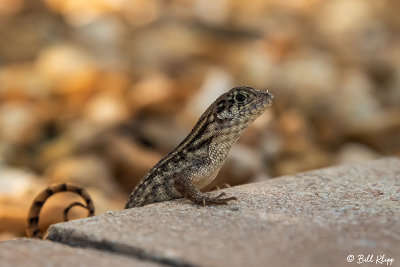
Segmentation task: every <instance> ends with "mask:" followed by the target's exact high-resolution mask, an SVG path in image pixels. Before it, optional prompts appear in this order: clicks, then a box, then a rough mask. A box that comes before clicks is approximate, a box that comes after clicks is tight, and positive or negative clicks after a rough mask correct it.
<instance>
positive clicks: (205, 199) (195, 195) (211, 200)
mask: <svg viewBox="0 0 400 267" xmlns="http://www.w3.org/2000/svg"><path fill="white" fill-rule="evenodd" d="M189 177H190V175H189V174H188V173H187V172H185V171H183V172H181V173H179V174H177V176H176V177H175V179H174V187H175V189H176V190H177V191H178V192H179V193H181V195H182V196H183V197H185V198H187V199H189V200H191V201H193V202H194V203H196V204H199V205H203V206H205V205H224V204H227V203H228V202H229V201H232V200H237V198H236V197H227V198H222V197H224V196H226V194H225V193H221V194H219V195H218V196H216V197H211V196H210V195H209V194H208V193H202V192H201V191H200V190H199V189H197V188H196V187H195V186H194V185H193V184H192V182H191V181H190V178H189Z"/></svg>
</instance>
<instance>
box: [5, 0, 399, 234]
mask: <svg viewBox="0 0 400 267" xmlns="http://www.w3.org/2000/svg"><path fill="white" fill-rule="evenodd" d="M399 11H400V2H398V1H374V0H352V1H348V0H331V1H323V0H289V1H278V0H268V1H265V0H264V1H262V0H255V1H239V0H218V1H215V0H202V1H196V0H169V1H168V0H146V1H141V0H85V1H81V0H43V1H39V0H37V1H32V0H0V240H2V239H3V240H4V239H9V238H13V237H17V236H22V235H24V225H25V220H26V215H27V210H28V207H29V206H30V204H31V202H32V200H33V198H34V197H35V195H36V194H37V193H39V191H41V190H42V189H44V188H45V187H46V186H47V185H49V184H52V183H55V182H64V181H67V182H72V183H76V184H79V185H81V186H83V187H85V188H86V189H88V191H89V193H90V194H91V195H92V197H93V199H94V203H95V207H96V209H97V211H96V214H101V213H104V212H105V211H107V210H121V209H123V206H124V204H125V202H126V199H127V196H128V194H129V193H130V191H131V190H132V188H133V187H134V186H135V184H136V183H137V182H138V181H139V180H140V178H141V177H142V176H143V175H144V174H145V173H146V172H147V171H148V170H149V169H150V168H151V167H152V166H153V165H154V164H155V163H156V162H157V161H158V160H159V159H160V158H161V157H163V156H164V155H165V154H167V153H168V152H169V151H170V150H172V149H173V148H174V147H175V146H176V145H177V144H178V143H179V142H180V141H181V140H182V139H183V138H184V137H185V136H186V135H187V134H188V132H189V131H190V130H191V128H192V126H193V125H194V123H195V122H196V120H197V119H198V117H199V116H200V115H201V113H202V112H203V111H204V110H205V109H206V108H207V106H208V105H209V104H210V103H211V102H212V101H213V100H214V99H215V98H216V97H217V96H219V95H220V94H222V93H223V92H225V91H227V90H229V89H230V88H231V87H234V86H237V85H248V86H252V87H255V88H258V89H269V90H270V91H271V92H272V93H273V94H274V95H275V103H274V105H273V106H272V108H271V109H270V110H268V111H267V112H266V113H265V114H264V115H263V116H262V117H261V118H259V119H258V120H257V121H256V122H255V123H254V124H253V125H251V127H250V128H249V129H248V131H246V132H245V134H244V135H243V136H242V138H241V139H240V140H239V142H238V144H237V145H236V146H235V147H234V148H233V149H232V151H231V154H230V156H229V159H228V160H227V163H226V165H225V166H224V168H223V169H222V170H221V172H220V175H219V176H218V178H217V180H216V181H215V182H214V183H213V185H211V186H210V187H213V186H215V185H220V184H222V183H229V184H231V185H238V184H244V183H249V182H255V181H262V180H265V179H270V178H273V177H277V176H280V175H285V174H292V173H296V172H300V171H305V170H310V169H315V168H321V167H325V166H331V165H335V164H342V163H351V162H356V161H363V160H367V159H374V158H378V157H382V156H385V155H399V152H400V138H399V137H400V49H399V47H400V20H399V18H398V16H399V15H398V14H399ZM75 198H76V196H71V195H69V194H67V193H65V194H61V195H60V196H55V197H53V198H52V199H51V200H50V201H49V203H47V204H46V205H45V207H44V210H43V212H42V217H41V222H40V223H41V227H42V228H45V227H46V226H47V225H48V224H50V223H53V222H55V221H57V220H61V214H62V210H63V208H65V207H66V206H67V205H68V204H66V203H67V202H68V201H74V200H75ZM78 199H79V198H78ZM84 214H85V211H84V210H82V209H80V208H79V207H77V208H74V209H72V210H71V215H70V217H72V218H74V216H75V217H80V216H84Z"/></svg>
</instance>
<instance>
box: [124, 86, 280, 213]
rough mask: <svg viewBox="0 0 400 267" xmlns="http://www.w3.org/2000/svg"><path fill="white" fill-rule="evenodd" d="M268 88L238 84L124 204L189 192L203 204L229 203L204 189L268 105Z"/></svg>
mask: <svg viewBox="0 0 400 267" xmlns="http://www.w3.org/2000/svg"><path fill="white" fill-rule="evenodd" d="M273 99H274V97H273V95H272V94H271V93H269V92H268V91H259V90H255V89H253V88H251V87H246V86H240V87H235V88H232V89H231V90H230V91H229V92H227V93H224V94H222V95H221V96H220V97H218V98H217V99H216V100H215V101H214V102H213V103H212V104H211V105H210V106H209V107H208V109H207V110H206V111H205V112H204V113H203V114H202V115H201V117H200V119H199V120H198V121H197V123H196V124H195V126H194V127H193V129H192V131H191V132H190V134H189V135H188V136H187V137H186V138H185V139H184V140H183V141H182V142H181V143H180V144H179V145H178V146H177V147H176V148H175V149H174V150H173V151H171V152H170V153H169V154H168V155H167V156H165V157H164V158H163V159H161V160H160V162H158V163H157V164H156V165H155V166H154V167H153V168H152V169H151V170H150V171H149V172H148V173H147V174H146V175H145V176H144V177H143V178H142V180H141V181H140V182H139V184H138V185H137V186H136V187H135V189H134V190H133V192H132V193H131V195H130V198H129V201H128V203H127V204H126V206H125V208H132V207H140V206H143V205H147V204H150V203H154V202H159V201H166V200H171V199H175V198H180V197H182V196H183V197H185V198H188V199H190V200H191V201H193V202H195V203H197V204H200V205H208V204H226V203H227V202H228V201H230V200H234V199H236V198H235V197H229V198H222V197H223V196H224V195H225V194H224V193H222V194H220V195H218V196H217V197H211V196H209V195H208V194H207V193H202V192H200V189H202V188H204V187H205V186H206V185H208V184H209V183H210V182H211V181H212V180H213V179H214V178H215V176H216V175H217V174H218V172H219V170H220V168H221V167H222V165H223V163H224V161H225V159H226V157H227V155H228V152H229V150H230V149H231V147H232V146H233V145H234V144H235V143H236V141H237V139H238V138H239V137H240V135H241V134H242V133H243V132H244V130H245V129H246V128H247V127H248V126H249V125H250V124H251V123H252V122H253V121H254V120H255V119H256V118H258V117H259V116H260V115H261V114H262V113H263V112H264V111H265V110H266V109H267V108H268V107H269V106H271V104H272V101H273Z"/></svg>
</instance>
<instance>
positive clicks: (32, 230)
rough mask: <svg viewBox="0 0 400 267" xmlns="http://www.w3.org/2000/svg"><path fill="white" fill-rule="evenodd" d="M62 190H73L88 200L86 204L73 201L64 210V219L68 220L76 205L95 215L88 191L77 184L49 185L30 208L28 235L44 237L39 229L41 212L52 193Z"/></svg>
mask: <svg viewBox="0 0 400 267" xmlns="http://www.w3.org/2000/svg"><path fill="white" fill-rule="evenodd" d="M60 192H72V193H76V194H78V195H80V196H81V197H82V198H83V200H84V201H85V202H86V206H85V205H83V204H82V203H79V202H73V203H71V204H70V205H69V206H68V207H67V208H66V209H65V210H64V220H65V221H68V212H69V210H70V209H71V208H72V207H74V206H80V207H83V208H85V209H87V210H88V217H89V216H93V215H94V206H93V201H92V199H91V197H90V196H89V194H88V192H87V191H86V190H85V189H84V188H82V187H79V186H77V185H73V184H69V183H61V184H54V185H50V186H49V187H47V188H46V189H45V190H43V191H42V192H40V194H39V195H37V196H36V198H35V199H34V200H33V203H32V205H31V207H30V209H29V213H28V221H27V226H26V234H27V236H28V237H38V238H41V237H42V232H40V229H39V214H40V211H41V209H42V207H43V205H44V203H45V202H46V201H47V199H48V198H50V197H51V196H52V195H54V194H56V193H60Z"/></svg>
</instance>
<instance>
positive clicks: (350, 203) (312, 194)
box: [47, 158, 400, 266]
mask: <svg viewBox="0 0 400 267" xmlns="http://www.w3.org/2000/svg"><path fill="white" fill-rule="evenodd" d="M224 191H225V192H226V193H227V194H228V195H235V196H236V197H237V198H238V201H236V202H232V203H230V204H229V205H227V206H213V207H199V206H195V205H193V204H191V203H189V202H188V201H187V200H182V199H181V200H176V201H170V202H164V203H159V204H152V205H148V206H145V207H142V208H134V209H130V210H124V211H120V212H109V213H108V214H105V215H101V216H97V217H91V218H87V219H82V220H76V221H72V222H68V223H61V224H57V225H53V226H52V227H50V231H49V235H48V237H47V238H48V239H49V240H53V241H57V242H61V243H66V244H69V245H73V246H80V247H90V248H98V249H102V250H107V251H113V252H117V253H119V254H124V255H129V256H138V257H140V258H144V259H149V260H153V261H156V262H160V263H167V264H170V265H173V266H178V265H187V266H265V265H269V266H351V265H357V260H358V259H357V255H359V254H360V255H361V254H362V255H365V256H367V255H368V254H373V257H374V261H375V260H376V258H377V257H378V256H379V255H383V254H384V255H385V258H391V259H393V260H394V262H393V263H392V266H398V265H399V263H400V258H399V255H400V216H398V214H399V212H400V205H399V201H400V160H399V159H398V158H386V159H381V160H376V161H368V162H364V163H360V164H355V165H342V166H338V167H332V168H327V169H321V170H316V171H312V172H307V173H299V174H296V175H292V176H285V177H281V178H278V179H273V180H269V181H266V182H260V183H254V184H248V185H243V186H237V187H233V188H228V189H225V190H224ZM350 254H351V255H355V257H356V258H355V259H354V261H353V262H352V264H349V263H348V262H347V260H346V259H347V257H348V255H350ZM99 262H100V261H99ZM366 265H368V264H366ZM373 265H374V266H375V263H374V264H373ZM371 266H372V265H371Z"/></svg>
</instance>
